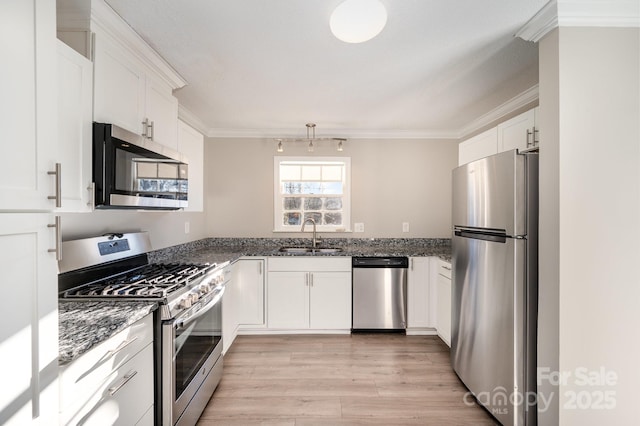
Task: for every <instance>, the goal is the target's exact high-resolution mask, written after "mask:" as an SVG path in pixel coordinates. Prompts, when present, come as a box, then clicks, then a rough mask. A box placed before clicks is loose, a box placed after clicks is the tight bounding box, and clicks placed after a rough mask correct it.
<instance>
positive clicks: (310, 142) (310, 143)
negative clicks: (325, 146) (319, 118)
mask: <svg viewBox="0 0 640 426" xmlns="http://www.w3.org/2000/svg"><path fill="white" fill-rule="evenodd" d="M305 126H306V127H307V138H306V139H304V138H276V139H275V141H276V142H277V145H276V150H277V151H278V152H284V142H306V143H307V149H308V150H309V152H313V150H314V142H322V141H335V142H338V145H337V148H336V149H337V150H338V151H340V152H341V151H343V150H344V146H343V144H344V142H346V141H347V139H346V138H316V125H315V123H307V124H305Z"/></svg>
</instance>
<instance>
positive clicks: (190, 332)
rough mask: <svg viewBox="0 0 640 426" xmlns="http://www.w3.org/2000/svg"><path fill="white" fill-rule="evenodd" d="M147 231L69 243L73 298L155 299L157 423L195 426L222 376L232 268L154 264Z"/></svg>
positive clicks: (63, 279)
mask: <svg viewBox="0 0 640 426" xmlns="http://www.w3.org/2000/svg"><path fill="white" fill-rule="evenodd" d="M150 249H151V245H150V243H149V238H148V236H147V234H146V233H131V234H110V235H107V236H103V237H97V238H88V239H83V240H75V241H66V242H64V243H63V250H64V253H65V256H64V257H63V260H62V261H60V263H59V265H58V266H59V272H60V274H59V275H58V287H59V291H60V297H61V298H64V299H65V300H103V299H108V300H145V301H155V302H157V303H158V304H159V309H158V310H157V311H156V314H155V321H154V324H156V330H155V331H154V341H155V345H154V349H155V360H156V361H155V369H156V374H155V377H156V383H155V409H156V416H155V417H156V424H161V425H194V424H195V423H196V421H197V420H198V418H199V417H200V414H201V413H202V410H204V407H205V406H206V404H207V402H208V401H209V398H210V397H211V395H212V394H213V392H214V390H215V388H216V386H217V385H218V383H219V381H220V377H221V375H222V365H223V359H222V311H221V305H222V303H221V299H222V295H223V294H224V289H225V285H226V282H227V281H228V277H229V271H228V268H227V267H226V266H227V264H223V265H216V264H205V265H189V264H149V263H148V256H147V252H148V251H149V250H150Z"/></svg>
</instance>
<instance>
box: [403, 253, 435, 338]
mask: <svg viewBox="0 0 640 426" xmlns="http://www.w3.org/2000/svg"><path fill="white" fill-rule="evenodd" d="M429 263H430V262H429V258H428V257H412V258H411V259H409V274H408V279H407V322H408V324H407V325H408V327H409V328H412V327H415V328H421V327H433V325H432V324H431V321H430V315H429V289H430V286H429Z"/></svg>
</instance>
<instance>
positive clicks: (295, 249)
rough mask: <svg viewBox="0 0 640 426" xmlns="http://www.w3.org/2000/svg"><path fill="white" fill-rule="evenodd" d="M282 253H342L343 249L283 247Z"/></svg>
mask: <svg viewBox="0 0 640 426" xmlns="http://www.w3.org/2000/svg"><path fill="white" fill-rule="evenodd" d="M280 251H281V252H283V253H291V254H304V253H326V254H331V253H340V252H341V251H342V248H340V247H316V248H313V247H281V248H280Z"/></svg>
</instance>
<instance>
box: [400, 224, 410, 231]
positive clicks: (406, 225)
mask: <svg viewBox="0 0 640 426" xmlns="http://www.w3.org/2000/svg"><path fill="white" fill-rule="evenodd" d="M402 232H409V222H402Z"/></svg>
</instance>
